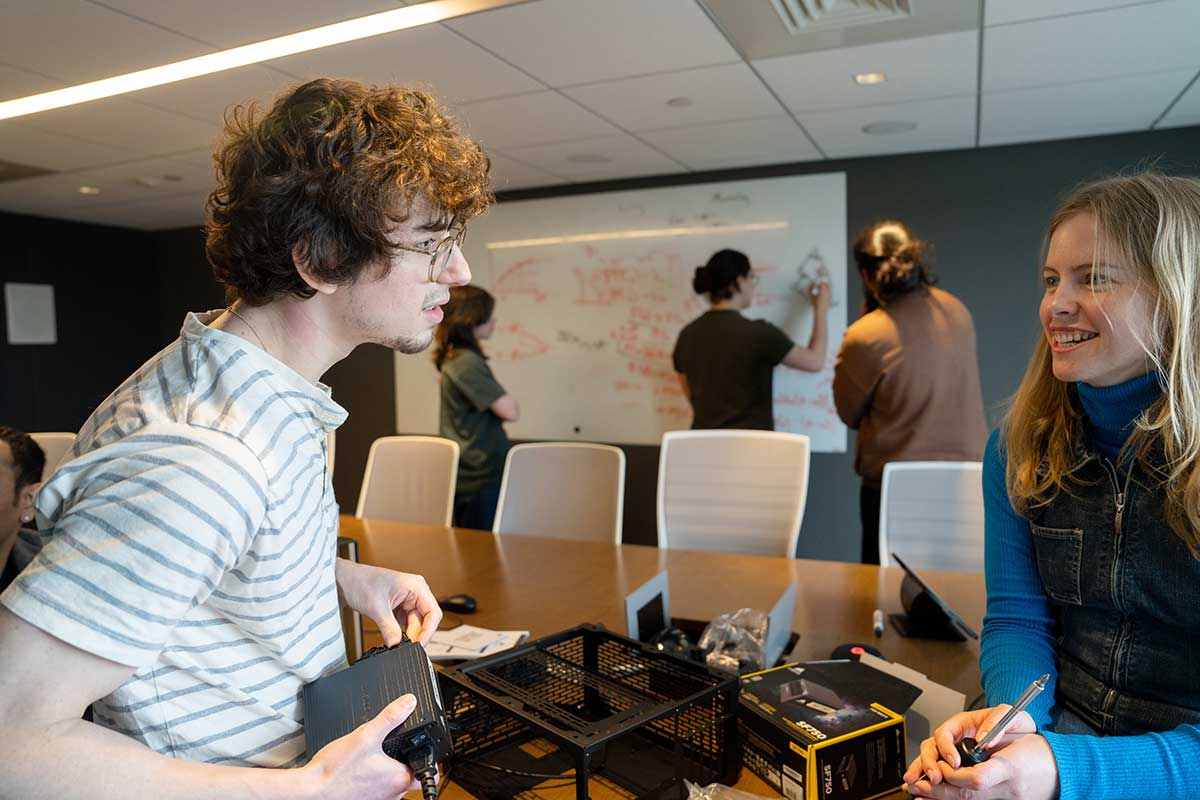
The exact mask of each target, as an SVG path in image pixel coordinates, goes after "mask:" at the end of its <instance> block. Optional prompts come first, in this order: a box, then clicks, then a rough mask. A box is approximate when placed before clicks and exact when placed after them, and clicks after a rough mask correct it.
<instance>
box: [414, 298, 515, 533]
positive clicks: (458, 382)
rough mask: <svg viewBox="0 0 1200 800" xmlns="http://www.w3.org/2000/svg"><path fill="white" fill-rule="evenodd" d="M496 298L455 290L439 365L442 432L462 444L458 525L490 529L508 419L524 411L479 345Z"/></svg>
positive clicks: (436, 356) (440, 338) (492, 325)
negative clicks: (497, 377)
mask: <svg viewBox="0 0 1200 800" xmlns="http://www.w3.org/2000/svg"><path fill="white" fill-rule="evenodd" d="M495 308H496V301H495V299H494V298H493V297H492V296H491V295H490V294H488V292H486V291H485V290H483V289H480V288H479V287H478V286H455V287H454V288H452V289H451V290H450V302H449V303H447V304H446V317H445V319H444V320H442V324H441V325H439V326H438V329H437V345H436V347H435V349H434V352H433V363H434V365H435V366H437V368H438V371H439V372H441V373H442V380H441V423H440V430H441V435H442V436H444V437H445V438H447V439H452V440H454V441H456V442H458V447H459V455H458V483H457V485H456V487H455V490H454V525H455V526H456V527H460V528H476V529H478V530H485V531H490V530H491V529H492V520H493V518H494V517H495V516H496V503H497V502H498V501H499V499H500V478H501V476H502V475H503V474H504V459H505V457H506V456H507V455H508V436H507V435H506V434H505V433H504V425H503V424H502V423H505V422H516V421H517V419H518V418H520V416H521V409H520V407H519V406H518V405H517V401H516V399H515V398H514V397H513V396H512V395H510V394H509V393H508V392H507V391H505V389H504V387H503V386H501V385H500V384H499V382H498V381H497V380H496V376H495V375H493V374H492V370H491V367H489V366H488V363H487V358H486V357H485V356H484V355H483V349H482V348H481V347H480V345H479V343H480V342H481V341H482V340H484V339H488V338H490V337H491V335H492V332H493V331H494V330H495V329H496V317H495V316H493V313H492V312H493V311H494V310H495Z"/></svg>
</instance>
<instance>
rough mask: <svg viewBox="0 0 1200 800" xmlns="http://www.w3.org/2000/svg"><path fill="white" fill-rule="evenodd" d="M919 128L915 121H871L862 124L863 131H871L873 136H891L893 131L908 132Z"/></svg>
mask: <svg viewBox="0 0 1200 800" xmlns="http://www.w3.org/2000/svg"><path fill="white" fill-rule="evenodd" d="M916 129H917V123H915V122H900V121H899V120H897V121H894V122H893V121H888V122H871V123H869V124H867V125H863V126H862V132H863V133H869V134H871V135H872V136H889V135H891V134H893V133H907V132H908V131H913V130H916Z"/></svg>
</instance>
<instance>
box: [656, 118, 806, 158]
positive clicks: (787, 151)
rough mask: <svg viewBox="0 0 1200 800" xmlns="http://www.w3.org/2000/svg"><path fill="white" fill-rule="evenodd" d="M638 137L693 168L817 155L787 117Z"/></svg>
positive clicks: (696, 127) (699, 126) (694, 127)
mask: <svg viewBox="0 0 1200 800" xmlns="http://www.w3.org/2000/svg"><path fill="white" fill-rule="evenodd" d="M642 138H643V139H645V140H646V141H648V142H650V143H651V144H652V145H654V146H655V147H657V148H658V149H659V150H661V151H663V152H664V153H666V154H667V155H669V156H671V157H672V158H674V159H675V160H676V161H682V162H683V163H684V164H687V166H688V167H690V168H691V169H695V170H703V169H725V168H728V167H749V166H754V165H759V164H786V163H789V162H792V161H812V160H816V159H819V158H821V154H820V153H819V152H817V149H816V148H815V147H813V145H812V142H810V141H809V140H808V137H807V136H805V135H804V132H803V131H801V130H800V127H799V126H798V125H796V123H795V121H793V120H792V118H791V117H782V116H781V117H772V118H771V119H752V120H741V121H738V122H719V123H716V124H714V125H696V126H693V127H689V128H671V129H669V130H661V131H650V132H648V133H643V134H642Z"/></svg>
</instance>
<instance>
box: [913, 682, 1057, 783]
mask: <svg viewBox="0 0 1200 800" xmlns="http://www.w3.org/2000/svg"><path fill="white" fill-rule="evenodd" d="M1008 709H1009V706H1007V705H1000V706H996V707H994V708H985V709H980V710H979V711H967V712H964V713H962V714H955V715H954V716H953V717H951V718H950V719H948V720H946V721H945V722H944V723H942V725H940V726H939V727H938V729H937V730H935V731H934V732H933V738H931V739H926V740H925V741H924V742H922V743H921V754H920V755H919V756H918V757H917V758H915V759H914V760H913V762H912V764H910V765H909V767H908V771H907V772H905V773H904V781H905V788H906V789H908V791H909V792H910V793H911V794H912V795H913V796H914V797H929V798H934V799H935V800H989V799H990V798H1013V800H1052V799H1053V798H1054V797H1055V796H1056V795H1057V794H1058V764H1057V763H1056V762H1055V760H1054V753H1053V752H1052V751H1051V750H1050V745H1048V744H1047V743H1046V740H1045V739H1043V738H1042V737H1041V736H1038V735H1037V734H1036V730H1037V726H1036V725H1034V722H1033V718H1032V717H1030V716H1029V714H1027V713H1025V712H1022V713H1021V714H1018V715H1017V718H1016V719H1015V720H1014V721H1013V723H1012V725H1010V726H1009V728H1008V730H1007V731H1006V732H1005V733H1004V735H1003V736H1001V737H1000V739H999V741H998V742H996V743H995V744H994V745H993V746H992V748H991V753H992V756H991V758H989V759H988V760H987V761H985V762H984V763H982V764H979V765H977V766H974V767H963V766H962V765H961V763H960V761H961V759H960V758H959V755H958V751H957V750H955V744H957V743H958V742H959V741H960V740H962V739H963V738H965V737H968V736H970V737H971V738H973V739H976V740H978V739H981V738H982V737H983V736H984V734H986V733H987V732H988V731H989V730H991V729H992V727H993V726H994V725H995V724H996V722H998V721H999V719H1000V717H1002V716H1004V714H1005V712H1006V711H1008ZM922 773H924V775H925V776H926V777H925V778H923V779H922V780H920V781H917V778H918V777H920V775H921V774H922Z"/></svg>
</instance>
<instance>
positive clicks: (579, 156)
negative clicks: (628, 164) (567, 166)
mask: <svg viewBox="0 0 1200 800" xmlns="http://www.w3.org/2000/svg"><path fill="white" fill-rule="evenodd" d="M567 161H568V162H570V163H572V164H607V163H608V162H610V161H612V159H611V158H609V157H608V156H602V155H600V154H599V153H571V155H569V156H567Z"/></svg>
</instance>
